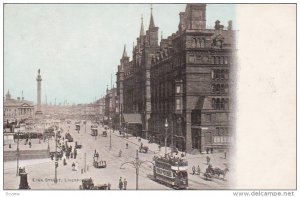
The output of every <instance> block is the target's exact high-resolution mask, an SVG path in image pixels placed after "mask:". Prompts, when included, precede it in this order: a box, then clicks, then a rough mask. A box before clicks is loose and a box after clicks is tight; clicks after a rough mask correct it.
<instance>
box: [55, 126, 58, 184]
mask: <svg viewBox="0 0 300 197" xmlns="http://www.w3.org/2000/svg"><path fill="white" fill-rule="evenodd" d="M57 167H58V161H57V131H55V177H54V183H57Z"/></svg>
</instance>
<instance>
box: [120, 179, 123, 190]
mask: <svg viewBox="0 0 300 197" xmlns="http://www.w3.org/2000/svg"><path fill="white" fill-rule="evenodd" d="M119 189H120V190H122V189H123V181H122V177H120V180H119Z"/></svg>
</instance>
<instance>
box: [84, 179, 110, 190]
mask: <svg viewBox="0 0 300 197" xmlns="http://www.w3.org/2000/svg"><path fill="white" fill-rule="evenodd" d="M107 188H108V186H107V185H106V184H100V185H95V184H94V182H93V179H92V178H86V179H82V184H81V185H80V186H79V189H81V190H106V189H107Z"/></svg>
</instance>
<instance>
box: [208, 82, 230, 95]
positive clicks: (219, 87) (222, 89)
mask: <svg viewBox="0 0 300 197" xmlns="http://www.w3.org/2000/svg"><path fill="white" fill-rule="evenodd" d="M211 91H212V93H216V94H220V93H228V91H229V88H228V84H212V86H211Z"/></svg>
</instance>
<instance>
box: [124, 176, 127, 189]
mask: <svg viewBox="0 0 300 197" xmlns="http://www.w3.org/2000/svg"><path fill="white" fill-rule="evenodd" d="M126 189H127V181H126V178H125V179H124V190H126Z"/></svg>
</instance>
